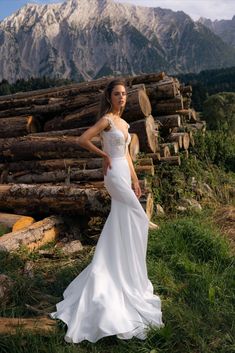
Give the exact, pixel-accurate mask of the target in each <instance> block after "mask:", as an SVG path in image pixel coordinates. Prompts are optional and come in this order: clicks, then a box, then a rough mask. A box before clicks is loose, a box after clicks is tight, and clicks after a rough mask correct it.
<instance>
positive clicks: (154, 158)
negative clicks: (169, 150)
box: [146, 152, 161, 165]
mask: <svg viewBox="0 0 235 353" xmlns="http://www.w3.org/2000/svg"><path fill="white" fill-rule="evenodd" d="M146 156H147V157H149V158H152V161H153V164H154V165H155V164H157V163H158V162H159V161H160V158H161V157H160V153H159V152H156V153H146Z"/></svg>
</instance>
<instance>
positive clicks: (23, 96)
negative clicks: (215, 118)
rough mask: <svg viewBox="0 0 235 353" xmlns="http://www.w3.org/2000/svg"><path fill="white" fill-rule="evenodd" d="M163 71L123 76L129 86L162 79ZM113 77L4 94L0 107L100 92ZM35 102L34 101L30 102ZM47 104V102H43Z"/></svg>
mask: <svg viewBox="0 0 235 353" xmlns="http://www.w3.org/2000/svg"><path fill="white" fill-rule="evenodd" d="M165 76H166V75H165V73H164V72H159V73H150V74H143V75H137V76H127V77H125V80H126V84H127V86H129V87H130V88H131V87H132V86H133V85H137V84H142V83H150V82H158V81H161V80H163V79H164V77H165ZM113 78H114V77H104V78H100V79H97V80H92V81H90V82H88V81H87V82H82V83H72V84H69V85H64V86H60V87H51V88H46V89H40V90H35V91H30V92H18V93H15V94H10V95H5V96H3V97H0V109H2V107H3V102H9V104H12V103H13V102H17V101H19V100H21V101H22V100H25V101H27V100H29V99H32V98H34V99H36V98H38V99H39V98H40V99H46V98H47V99H48V98H50V97H52V98H56V97H64V96H73V95H78V94H81V93H97V92H100V90H101V89H103V88H105V86H106V85H107V83H108V82H109V81H110V80H111V79H113ZM30 103H31V104H32V103H35V102H30ZM45 104H48V102H45Z"/></svg>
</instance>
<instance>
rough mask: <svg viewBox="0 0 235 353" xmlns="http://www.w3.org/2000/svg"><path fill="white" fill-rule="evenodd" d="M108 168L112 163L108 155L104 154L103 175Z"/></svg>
mask: <svg viewBox="0 0 235 353" xmlns="http://www.w3.org/2000/svg"><path fill="white" fill-rule="evenodd" d="M108 168H110V169H111V168H112V165H111V158H110V157H109V155H106V156H105V157H103V172H104V175H106V174H107V170H108Z"/></svg>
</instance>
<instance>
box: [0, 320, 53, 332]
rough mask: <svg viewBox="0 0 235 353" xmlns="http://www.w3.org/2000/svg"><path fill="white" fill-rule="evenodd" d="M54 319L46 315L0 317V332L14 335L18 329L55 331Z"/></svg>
mask: <svg viewBox="0 0 235 353" xmlns="http://www.w3.org/2000/svg"><path fill="white" fill-rule="evenodd" d="M56 327H57V324H56V321H55V320H52V319H49V318H48V317H46V316H41V317H39V316H37V317H34V318H25V317H24V318H21V317H19V318H16V317H14V318H10V317H0V334H1V335H16V334H17V333H18V332H19V330H20V331H31V332H34V333H38V334H39V333H44V334H45V333H50V334H51V333H52V332H55V331H56Z"/></svg>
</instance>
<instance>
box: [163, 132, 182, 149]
mask: <svg viewBox="0 0 235 353" xmlns="http://www.w3.org/2000/svg"><path fill="white" fill-rule="evenodd" d="M167 140H168V141H169V142H177V143H178V146H179V148H182V147H183V141H182V135H181V134H180V133H178V132H174V133H171V134H170V135H169V136H168V138H167Z"/></svg>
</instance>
